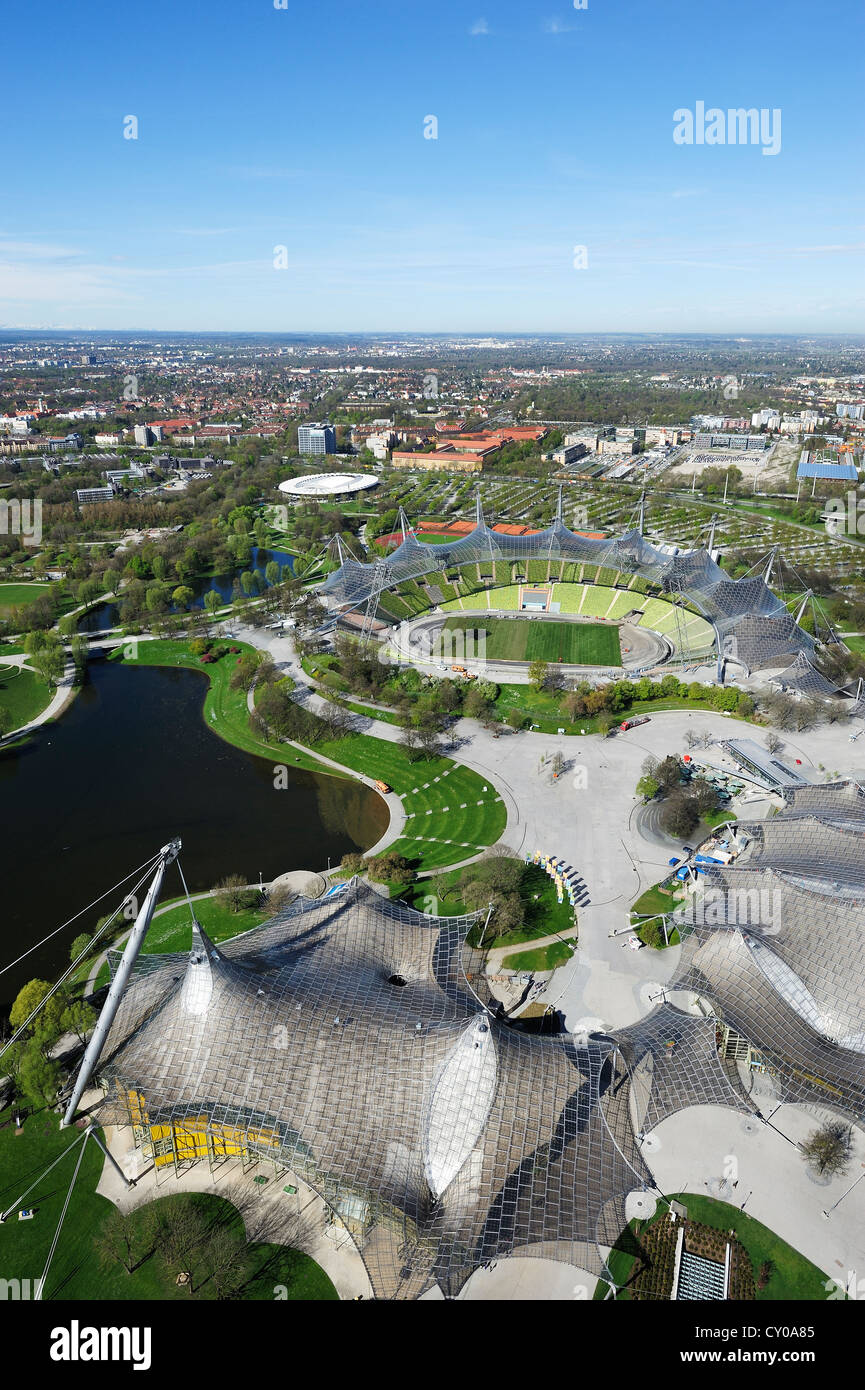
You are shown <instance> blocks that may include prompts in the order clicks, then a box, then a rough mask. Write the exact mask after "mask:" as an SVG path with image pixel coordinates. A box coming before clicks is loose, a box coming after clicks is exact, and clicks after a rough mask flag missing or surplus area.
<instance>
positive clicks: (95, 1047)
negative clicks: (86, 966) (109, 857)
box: [60, 840, 180, 1129]
mask: <svg viewBox="0 0 865 1390" xmlns="http://www.w3.org/2000/svg"><path fill="white" fill-rule="evenodd" d="M179 852H180V841H179V840H171V841H169V843H168V844H167V845H163V847H162V849H161V850H160V851H159V862H158V864H157V866H156V872H155V874H154V875H153V879H152V882H151V884H150V887H149V888H148V890H147V896H146V897H145V899H144V902H143V903H142V904H141V910H140V912H139V913H138V916H137V917H136V919H135V926H134V927H133V928H132V931H131V932H130V933H129V940H128V941H127V943H126V949H125V950H124V952H123V959H122V960H121V962H120V967H119V969H118V971H117V974H116V975H115V976H114V979H113V980H112V982H111V988H110V989H109V991H108V998H107V999H106V1000H105V1003H104V1004H103V1006H102V1012H101V1014H100V1015H99V1021H98V1023H97V1024H96V1027H95V1028H94V1030H93V1033H92V1035H91V1038H90V1041H89V1043H88V1044H87V1050H86V1052H85V1053H84V1060H83V1061H82V1063H81V1068H80V1070H79V1072H78V1080H77V1081H76V1082H75V1089H74V1090H73V1092H72V1098H71V1099H70V1101H69V1104H68V1106H67V1107H66V1114H65V1115H64V1116H63V1119H62V1120H61V1122H60V1127H61V1129H65V1128H66V1126H67V1125H71V1123H72V1121H73V1120H74V1118H75V1111H76V1109H77V1108H78V1102H79V1100H80V1099H81V1096H82V1094H83V1091H84V1088H85V1086H86V1085H87V1083H88V1081H89V1080H90V1077H91V1075H92V1072H93V1068H94V1067H95V1066H96V1063H97V1062H98V1061H99V1055H100V1053H101V1052H102V1048H103V1046H104V1044H105V1039H106V1038H107V1037H108V1032H109V1029H110V1028H111V1025H112V1023H113V1022H114V1018H115V1015H116V1013H117V1010H118V1008H119V1007H120V1000H121V997H122V995H123V991H124V990H125V988H126V983H127V981H128V979H129V976H130V974H131V973H132V967H133V965H134V964H135V962H136V960H137V959H138V952H139V951H140V950H141V947H142V945H143V943H144V938H145V936H146V935H147V928H148V927H149V926H150V921H151V918H152V917H153V909H154V908H155V907H156V901H157V899H158V897H159V893H160V890H161V888H162V880H163V878H164V877H165V870H166V869H167V868H168V866H169V864H173V863H174V861H175V859H176V858H177V856H178V854H179Z"/></svg>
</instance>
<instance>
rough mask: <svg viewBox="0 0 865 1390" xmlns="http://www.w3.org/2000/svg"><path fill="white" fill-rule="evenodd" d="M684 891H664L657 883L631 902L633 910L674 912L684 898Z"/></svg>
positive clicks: (640, 911)
mask: <svg viewBox="0 0 865 1390" xmlns="http://www.w3.org/2000/svg"><path fill="white" fill-rule="evenodd" d="M684 896H685V895H684V893H675V894H670V893H662V892H661V890H660V888H659V887H658V886H657V884H656V885H655V886H654V888H647V889H646V891H645V893H643V894H642V895H641V897H639V898H637V901H636V902H635V903H632V904H631V911H632V912H639V913H641V914H642V913H648V912H672V911H673V909H674V908H675V907H678V905H679V903H680V902H681V901H682V899H683V898H684Z"/></svg>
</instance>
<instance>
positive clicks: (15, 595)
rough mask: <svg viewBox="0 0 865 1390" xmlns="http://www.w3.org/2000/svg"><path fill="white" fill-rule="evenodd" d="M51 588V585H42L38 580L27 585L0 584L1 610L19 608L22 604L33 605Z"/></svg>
mask: <svg viewBox="0 0 865 1390" xmlns="http://www.w3.org/2000/svg"><path fill="white" fill-rule="evenodd" d="M50 588H51V585H50V584H41V583H40V582H39V581H38V580H31V581H30V582H29V583H27V584H0V608H2V609H6V608H18V607H20V605H21V604H22V603H32V602H33V600H34V599H37V598H41V597H42V595H43V594H47V593H48V590H49V589H50Z"/></svg>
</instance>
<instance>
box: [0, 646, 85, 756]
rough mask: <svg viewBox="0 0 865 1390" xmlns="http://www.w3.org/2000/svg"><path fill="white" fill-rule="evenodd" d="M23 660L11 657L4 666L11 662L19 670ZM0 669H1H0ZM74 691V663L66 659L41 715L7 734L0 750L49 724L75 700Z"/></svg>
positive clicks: (0, 742) (28, 668) (2, 740)
mask: <svg viewBox="0 0 865 1390" xmlns="http://www.w3.org/2000/svg"><path fill="white" fill-rule="evenodd" d="M25 660H26V658H25V657H22V658H21V660H20V661H16V659H15V658H14V657H13V658H11V659H10V661H8V662H5V663H4V665H10V664H12V662H14V663H15V664H16V665H17V666H18V667H19V668H20V667H22V666H24V663H25ZM0 669H2V667H0ZM26 669H27V670H28V671H29V670H31V669H32V668H31V667H29V666H28V667H26ZM76 689H77V686H76V685H75V663H74V661H72V660H69V659H67V662H66V666H65V669H64V671H63V675H62V676H61V677H60V680H59V681H58V682H57V689H56V690H55V691H54V694H53V695H52V697H51V699H50V700H49V701H48V704H47V705H46V706H45V708H44V710H43V711H42V713H41V714H37V715H36V717H35V718H34V719H31V720H30V721H29V722H28V723H27V724H22V725H21V726H20V728H18V729H13V730H12V731H11V733H8V734H7V735H6V736H5V738H0V748H2V747H3V745H4V744H5V743H14V742H16V741H17V740H18V739H19V738H23V737H25V736H26V735H27V734H29V733H31V732H32V731H33V730H34V729H38V728H39V726H40V725H41V724H49V723H50V722H51V720H52V719H56V718H57V716H58V715H59V714H61V713H62V711H63V710H64V709H65V708H66V706H67V705H68V704H69V703H70V702H71V701H72V700H73V699H74V698H75V691H76Z"/></svg>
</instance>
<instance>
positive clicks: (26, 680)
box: [0, 666, 51, 729]
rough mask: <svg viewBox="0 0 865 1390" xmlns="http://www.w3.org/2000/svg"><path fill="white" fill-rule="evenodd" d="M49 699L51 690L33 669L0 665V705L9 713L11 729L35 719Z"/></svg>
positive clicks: (18, 727)
mask: <svg viewBox="0 0 865 1390" xmlns="http://www.w3.org/2000/svg"><path fill="white" fill-rule="evenodd" d="M50 701H51V691H50V690H49V689H48V686H47V685H46V684H45V682H44V681H41V680H40V679H39V677H38V676H37V675H36V673H35V671H25V670H22V669H21V668H20V667H18V666H0V706H2V707H3V709H6V710H8V711H9V713H10V714H11V716H12V728H13V729H20V727H21V725H22V724H27V723H29V722H30V720H31V719H35V718H36V715H37V714H41V713H42V711H43V710H44V709H45V707H46V705H48V704H49V703H50Z"/></svg>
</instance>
